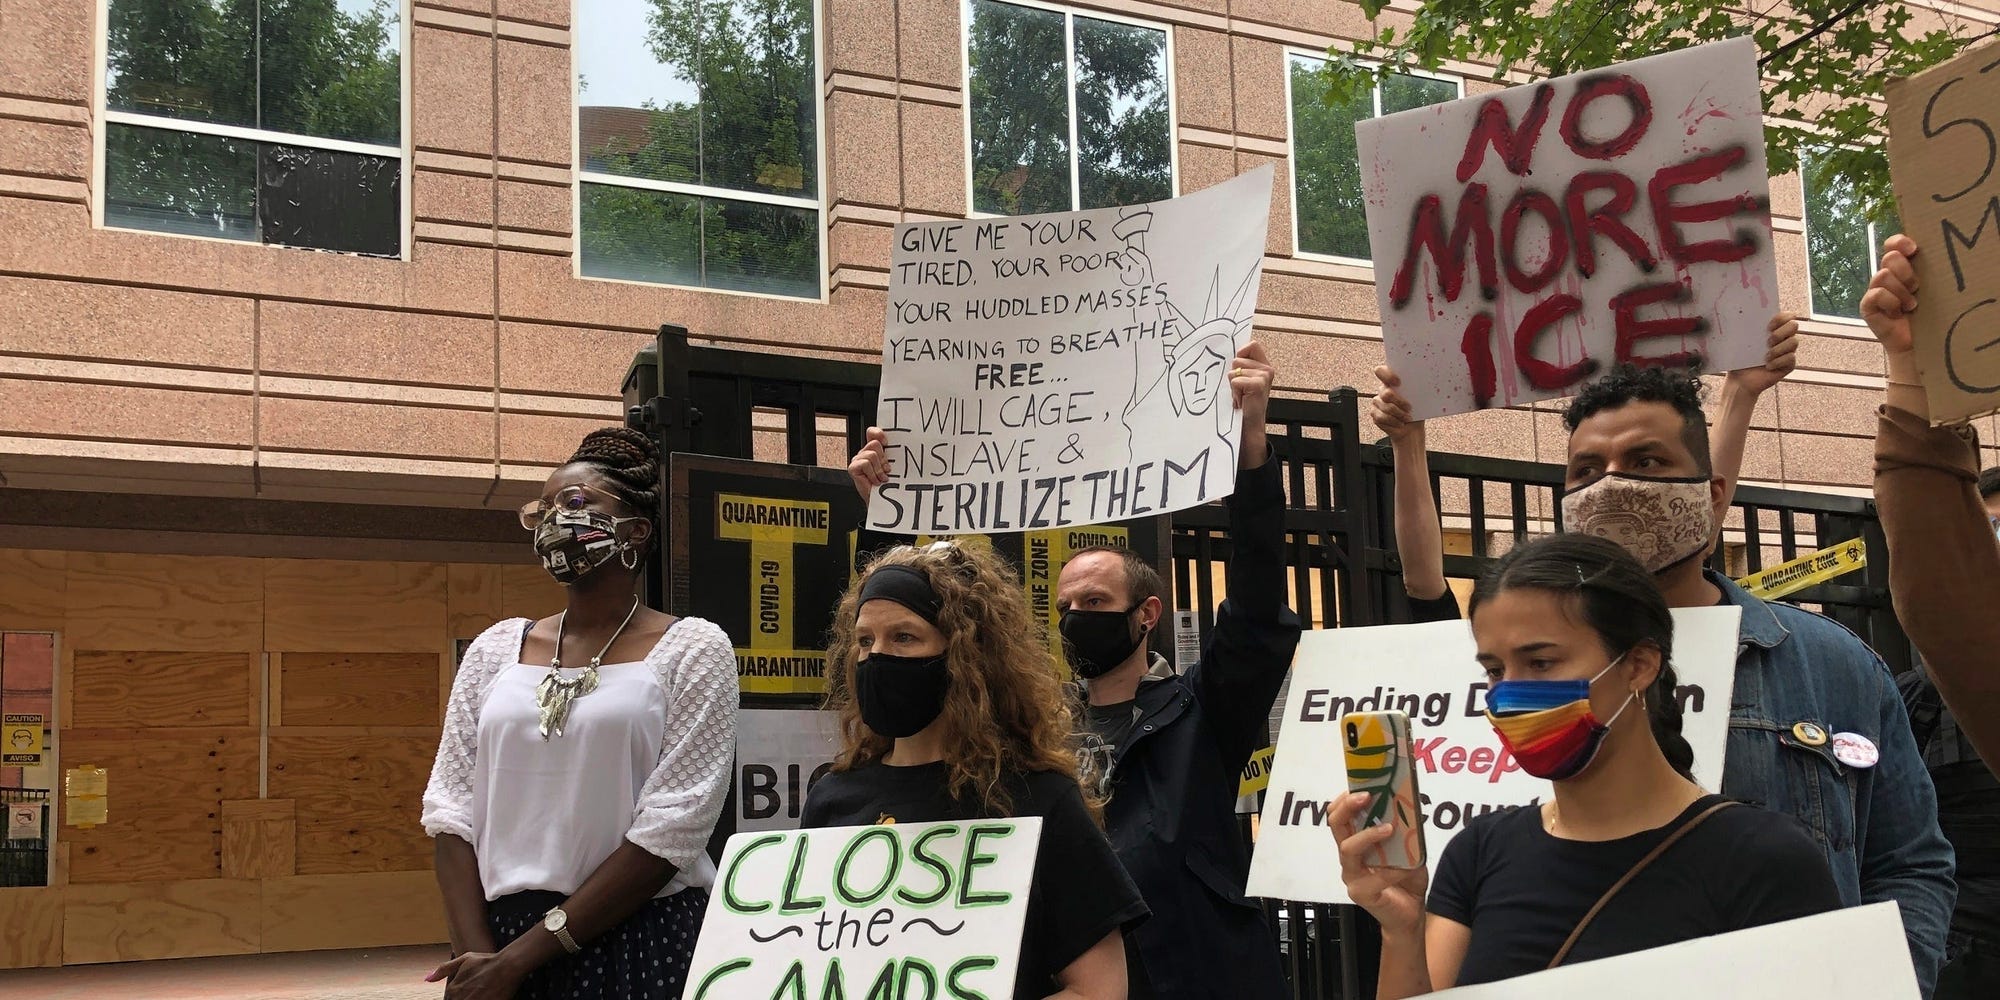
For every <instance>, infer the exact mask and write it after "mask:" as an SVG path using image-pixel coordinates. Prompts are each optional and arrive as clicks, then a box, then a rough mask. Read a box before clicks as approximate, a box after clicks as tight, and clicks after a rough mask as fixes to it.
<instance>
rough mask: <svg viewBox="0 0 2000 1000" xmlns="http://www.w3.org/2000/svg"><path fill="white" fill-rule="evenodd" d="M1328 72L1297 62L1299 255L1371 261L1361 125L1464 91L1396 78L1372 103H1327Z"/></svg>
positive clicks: (1306, 59)
mask: <svg viewBox="0 0 2000 1000" xmlns="http://www.w3.org/2000/svg"><path fill="white" fill-rule="evenodd" d="M1325 66H1326V60H1324V59H1319V58H1315V57H1313V56H1308V55H1298V54H1294V55H1293V56H1292V57H1291V64H1290V67H1289V69H1290V73H1289V76H1290V84H1291V92H1292V93H1291V99H1292V212H1293V213H1294V225H1293V226H1292V231H1293V233H1295V234H1296V235H1295V236H1294V239H1295V240H1296V241H1297V243H1298V250H1299V252H1300V253H1311V254H1324V255H1326V256H1329V257H1347V258H1351V259H1354V260H1367V259H1369V253H1368V218H1367V215H1366V214H1365V212H1364V211H1363V209H1362V204H1361V157H1360V153H1359V150H1357V149H1356V148H1355V142H1354V123H1355V122H1358V121H1363V120H1365V119H1369V118H1374V117H1376V116H1378V115H1393V114H1395V113H1396V112H1398V111H1408V110H1410V109H1411V108H1421V107H1425V106H1427V105H1431V104H1442V103H1444V102H1446V101H1456V100H1458V99H1459V97H1460V96H1462V94H1461V90H1460V84H1459V81H1457V80H1439V79H1435V78H1433V77H1427V76H1408V75H1405V74H1402V73H1391V74H1389V75H1388V76H1385V77H1383V78H1382V81H1381V82H1380V83H1379V84H1377V85H1376V87H1375V91H1374V93H1372V94H1370V95H1368V96H1367V97H1364V98H1362V99H1360V100H1357V101H1353V102H1351V103H1348V104H1328V103H1327V101H1326V92H1327V84H1326V78H1325V76H1324V75H1323V74H1322V73H1321V70H1322V69H1323V68H1324V67H1325Z"/></svg>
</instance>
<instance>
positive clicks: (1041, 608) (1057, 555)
mask: <svg viewBox="0 0 2000 1000" xmlns="http://www.w3.org/2000/svg"><path fill="white" fill-rule="evenodd" d="M1099 545H1108V546H1111V547H1112V548H1117V549H1125V548H1131V546H1132V532H1131V530H1130V529H1127V528H1119V527H1104V526H1098V525H1086V526H1082V527H1076V528H1052V529H1047V530H1038V531H1026V532H1022V533H1021V582H1022V585H1023V586H1024V587H1025V588H1026V589H1027V591H1028V607H1029V608H1031V609H1033V611H1034V613H1035V617H1036V618H1038V619H1040V620H1041V621H1042V623H1043V624H1044V625H1046V626H1047V627H1048V635H1049V651H1050V652H1051V653H1053V654H1055V658H1056V662H1057V663H1061V664H1064V665H1065V666H1064V673H1065V674H1067V673H1068V666H1067V665H1068V663H1069V659H1068V658H1067V657H1065V656H1064V655H1063V641H1062V631H1061V629H1060V628H1059V626H1060V624H1061V620H1062V609H1060V608H1059V607H1057V606H1056V583H1057V581H1058V580H1059V579H1060V578H1061V576H1062V570H1063V567H1064V566H1066V565H1068V564H1069V558H1070V557H1071V556H1073V555H1075V554H1077V553H1078V552H1081V551H1083V550H1084V549H1088V548H1094V547H1096V546H1099ZM1162 596H1164V595H1162Z"/></svg>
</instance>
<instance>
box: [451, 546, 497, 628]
mask: <svg viewBox="0 0 2000 1000" xmlns="http://www.w3.org/2000/svg"><path fill="white" fill-rule="evenodd" d="M446 571H447V579H446V583H445V629H446V631H447V632H448V633H450V635H449V638H452V639H470V638H472V637H473V636H476V635H478V634H479V633H480V632H483V631H485V629H486V626H488V625H491V624H493V623H494V622H496V621H499V620H500V602H501V596H500V567H498V566H488V565H480V564H476V563H452V564H451V565H450V566H448V567H446Z"/></svg>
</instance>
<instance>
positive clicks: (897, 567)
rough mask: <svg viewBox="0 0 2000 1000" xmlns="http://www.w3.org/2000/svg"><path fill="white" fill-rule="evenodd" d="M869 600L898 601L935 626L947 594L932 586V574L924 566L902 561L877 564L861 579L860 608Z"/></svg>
mask: <svg viewBox="0 0 2000 1000" xmlns="http://www.w3.org/2000/svg"><path fill="white" fill-rule="evenodd" d="M869 601H894V602H895V603H897V604H900V605H902V606H903V607H906V608H909V609H910V610H911V611H912V612H914V613H915V614H916V616H917V617H918V618H922V619H923V620H924V621H927V622H930V623H931V624H932V625H933V626H935V625H936V624H937V623H938V617H939V616H940V615H941V614H943V613H944V598H942V597H939V596H938V592H937V591H936V590H934V589H932V588H931V581H930V578H929V577H926V576H924V574H923V571H922V570H919V569H917V568H916V567H914V566H905V565H903V564H902V563H893V564H891V565H888V566H877V567H876V568H875V569H874V571H873V572H871V573H869V574H868V579H866V580H864V581H862V583H861V600H860V602H859V603H858V604H856V605H855V607H856V608H857V609H859V607H860V606H861V605H862V604H867V603H868V602H869Z"/></svg>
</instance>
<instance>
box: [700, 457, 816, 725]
mask: <svg viewBox="0 0 2000 1000" xmlns="http://www.w3.org/2000/svg"><path fill="white" fill-rule="evenodd" d="M715 500H716V503H715V521H716V524H715V536H716V537H717V538H721V539H727V540H730V541H739V542H748V543H750V593H749V598H750V603H749V608H750V615H749V620H750V642H749V645H748V646H739V647H737V649H736V675H737V680H738V683H739V684H740V685H741V687H742V689H743V690H745V691H749V692H753V693H756V694H817V693H819V692H820V691H822V690H824V689H825V687H826V651H825V650H821V649H799V648H798V641H797V637H796V636H795V635H794V631H795V629H794V627H793V623H794V622H795V621H796V619H795V617H794V615H795V614H796V609H795V607H794V602H793V588H794V586H795V585H796V582H797V578H796V575H795V569H796V558H795V557H796V554H797V553H796V549H797V547H798V546H800V545H822V546H823V545H825V544H826V542H827V533H828V524H829V522H830V521H831V520H832V518H833V508H832V505H831V504H828V503H824V502H819V501H811V500H785V499H779V498H776V497H753V496H743V495H741V494H735V493H723V494H720V495H719V496H717V497H716V498H715Z"/></svg>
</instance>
